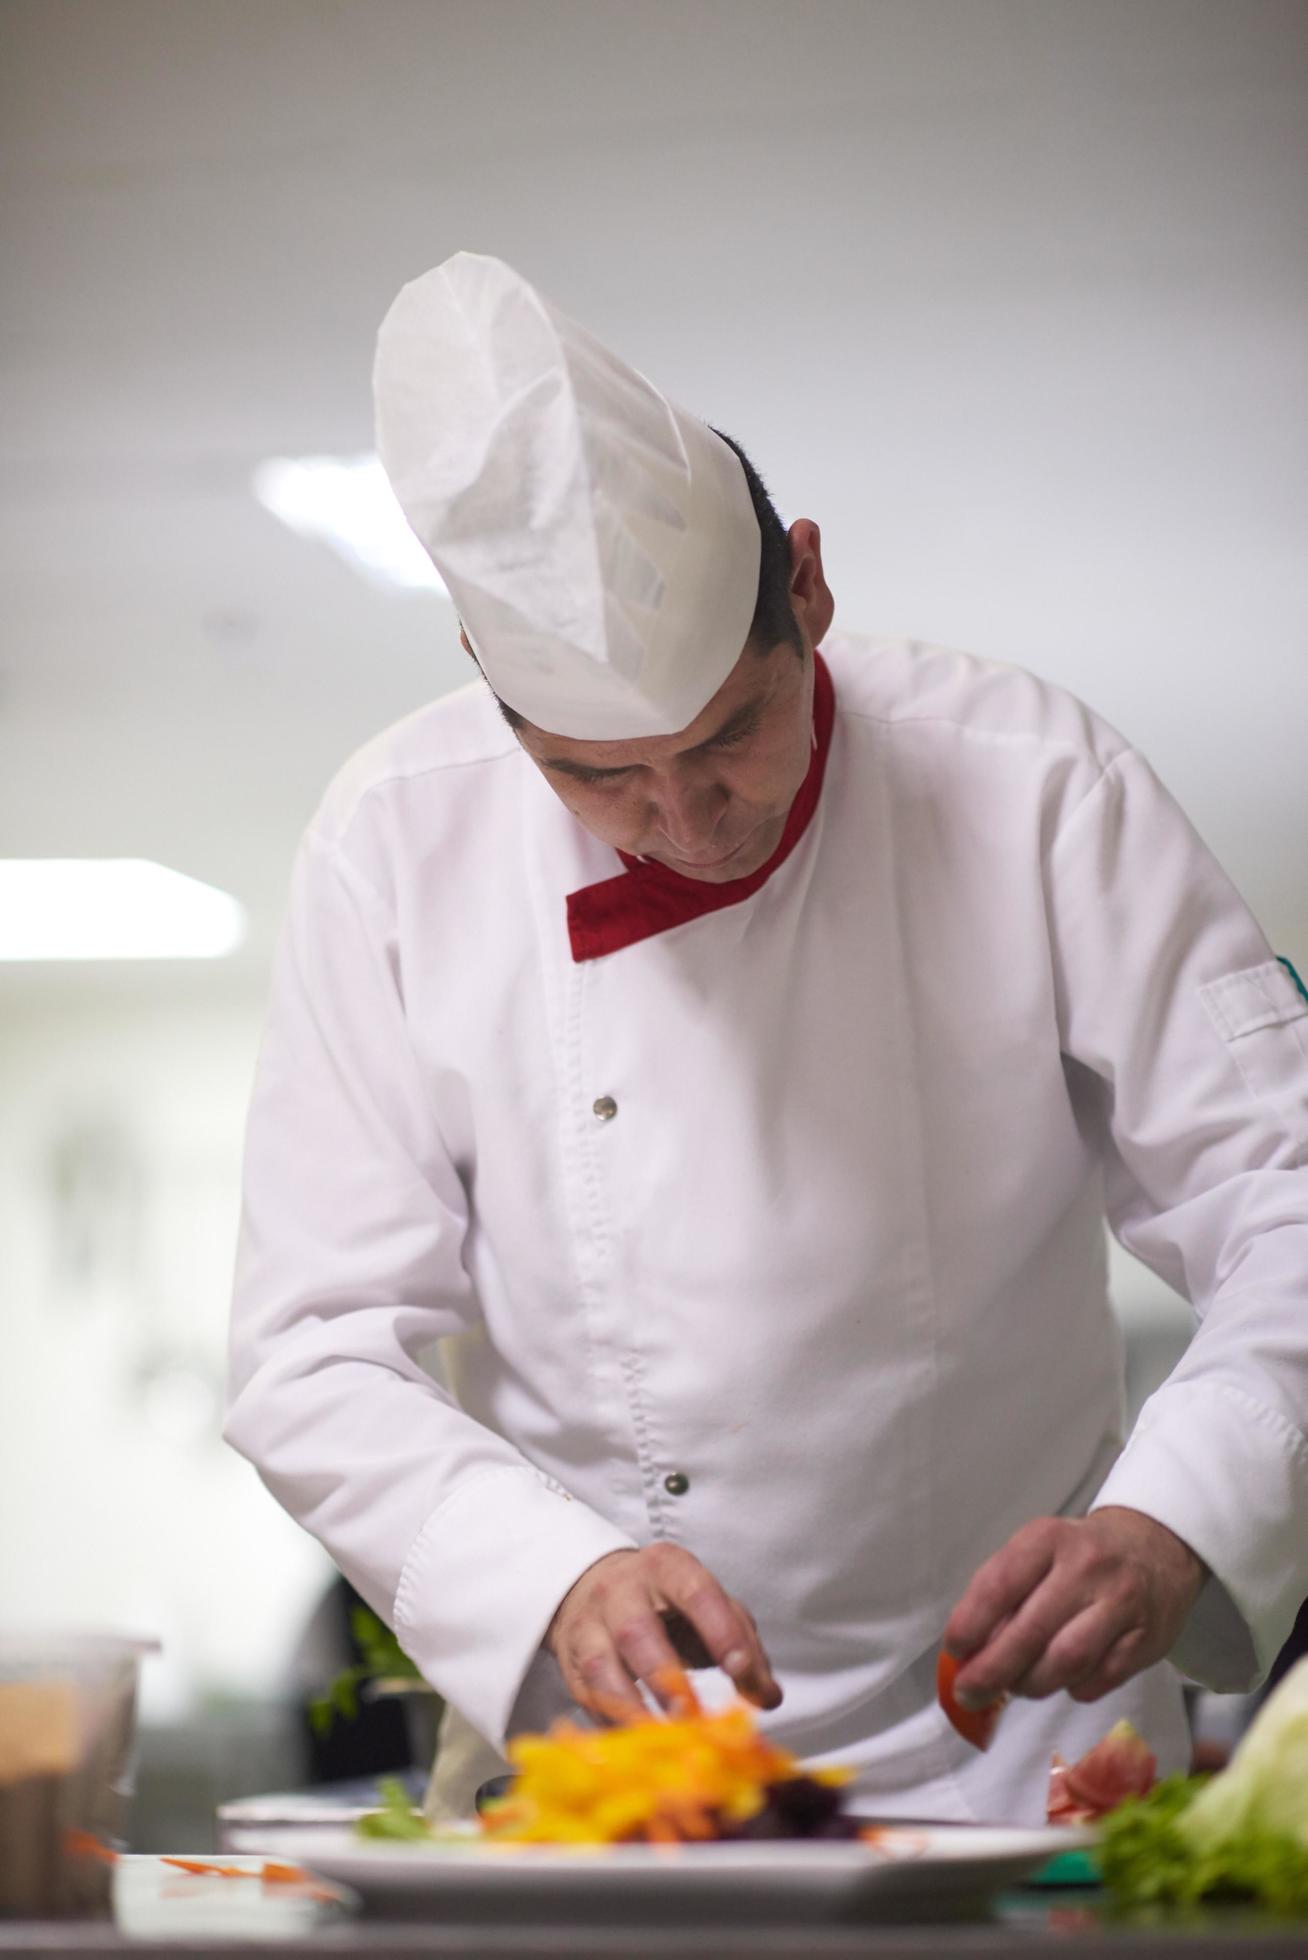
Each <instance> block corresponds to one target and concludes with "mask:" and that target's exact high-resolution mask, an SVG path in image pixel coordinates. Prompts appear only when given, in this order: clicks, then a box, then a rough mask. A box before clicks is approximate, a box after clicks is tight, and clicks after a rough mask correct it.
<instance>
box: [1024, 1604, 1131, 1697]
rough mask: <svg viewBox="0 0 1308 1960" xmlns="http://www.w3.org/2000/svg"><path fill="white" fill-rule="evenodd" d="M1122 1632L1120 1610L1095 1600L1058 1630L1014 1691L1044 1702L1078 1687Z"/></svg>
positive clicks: (1101, 1662)
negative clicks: (1046, 1698)
mask: <svg viewBox="0 0 1308 1960" xmlns="http://www.w3.org/2000/svg"><path fill="white" fill-rule="evenodd" d="M1122 1635H1123V1628H1122V1616H1121V1613H1120V1612H1119V1611H1118V1610H1117V1609H1116V1608H1115V1607H1113V1606H1111V1605H1109V1604H1107V1603H1105V1602H1104V1601H1103V1600H1096V1601H1094V1603H1093V1604H1091V1605H1089V1606H1087V1607H1085V1608H1084V1610H1083V1611H1082V1612H1080V1613H1074V1614H1073V1616H1072V1618H1071V1619H1069V1620H1068V1621H1066V1622H1065V1624H1064V1625H1063V1626H1061V1627H1060V1628H1059V1629H1058V1632H1057V1633H1056V1634H1055V1635H1054V1637H1053V1639H1052V1640H1051V1641H1050V1642H1049V1644H1048V1645H1047V1647H1046V1648H1045V1650H1044V1652H1043V1653H1042V1654H1041V1655H1040V1656H1039V1657H1038V1658H1037V1660H1036V1661H1035V1663H1034V1664H1033V1665H1032V1666H1031V1667H1029V1668H1028V1669H1027V1671H1026V1673H1025V1674H1023V1675H1021V1676H1019V1678H1018V1679H1017V1680H1016V1681H1014V1683H1013V1693H1014V1694H1017V1695H1024V1696H1026V1697H1027V1698H1028V1699H1029V1700H1031V1701H1042V1700H1043V1699H1044V1698H1045V1696H1046V1695H1052V1694H1057V1693H1058V1691H1059V1689H1061V1688H1066V1689H1067V1690H1069V1691H1070V1690H1072V1689H1074V1688H1076V1687H1077V1686H1079V1684H1080V1683H1081V1682H1082V1681H1085V1680H1088V1679H1089V1677H1090V1676H1091V1675H1092V1674H1093V1673H1094V1672H1095V1670H1096V1669H1097V1668H1099V1667H1101V1666H1102V1665H1103V1663H1104V1662H1105V1660H1106V1659H1107V1658H1108V1655H1109V1653H1110V1652H1111V1651H1112V1649H1113V1647H1114V1645H1115V1644H1116V1642H1117V1641H1118V1640H1119V1639H1121V1638H1122Z"/></svg>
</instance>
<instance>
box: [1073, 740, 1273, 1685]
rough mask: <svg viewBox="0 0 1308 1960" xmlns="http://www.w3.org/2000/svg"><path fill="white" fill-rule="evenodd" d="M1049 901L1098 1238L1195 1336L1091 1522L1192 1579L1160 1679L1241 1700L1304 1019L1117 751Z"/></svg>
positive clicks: (1135, 759)
mask: <svg viewBox="0 0 1308 1960" xmlns="http://www.w3.org/2000/svg"><path fill="white" fill-rule="evenodd" d="M1048 902H1049V906H1050V916H1051V928H1052V941H1053V949H1054V964H1055V986H1056V990H1057V994H1058V1000H1059V1015H1060V1031H1061V1036H1062V1043H1063V1049H1064V1053H1065V1055H1066V1056H1067V1057H1068V1058H1070V1063H1071V1073H1072V1075H1073V1078H1074V1080H1077V1079H1079V1080H1080V1082H1081V1085H1082V1087H1083V1089H1084V1090H1085V1093H1086V1096H1087V1100H1088V1102H1089V1103H1090V1105H1092V1106H1093V1108H1094V1110H1095V1112H1096V1121H1097V1122H1098V1123H1099V1124H1101V1125H1102V1132H1101V1134H1102V1141H1103V1146H1104V1152H1105V1177H1106V1186H1105V1189H1106V1202H1107V1210H1108V1216H1109V1222H1110V1224H1111V1225H1112V1228H1113V1230H1114V1232H1115V1233H1116V1235H1117V1237H1118V1238H1119V1239H1120V1241H1121V1242H1122V1244H1123V1245H1124V1246H1126V1248H1127V1249H1128V1251H1130V1252H1132V1253H1134V1254H1135V1255H1136V1256H1137V1257H1138V1258H1139V1259H1141V1260H1143V1261H1144V1262H1145V1264H1146V1265H1148V1266H1150V1267H1152V1268H1153V1270H1154V1271H1155V1272H1156V1273H1158V1274H1159V1275H1160V1276H1161V1277H1162V1278H1163V1279H1164V1280H1166V1281H1167V1283H1168V1284H1169V1285H1170V1286H1172V1287H1174V1288H1175V1289H1176V1290H1177V1291H1178V1292H1179V1293H1182V1294H1184V1295H1185V1297H1186V1298H1187V1299H1189V1301H1190V1302H1191V1304H1192V1306H1193V1307H1194V1310H1195V1314H1196V1319H1197V1331H1196V1333H1195V1336H1194V1338H1193V1340H1192V1342H1191V1344H1190V1346H1189V1348H1188V1349H1187V1351H1186V1353H1185V1354H1184V1356H1183V1357H1182V1359H1181V1361H1180V1364H1179V1365H1178V1366H1177V1367H1176V1368H1175V1369H1174V1370H1173V1372H1172V1374H1171V1375H1170V1376H1169V1377H1168V1379H1167V1380H1166V1381H1165V1382H1164V1383H1163V1385H1162V1387H1161V1388H1159V1389H1158V1391H1157V1392H1156V1393H1155V1394H1154V1395H1152V1396H1151V1397H1150V1399H1149V1400H1148V1401H1147V1402H1146V1404H1145V1405H1144V1408H1143V1409H1142V1410H1141V1412H1140V1417H1139V1420H1138V1422H1137V1424H1136V1426H1135V1429H1134V1432H1133V1433H1132V1435H1131V1436H1130V1438H1129V1439H1128V1441H1127V1444H1126V1447H1125V1449H1124V1451H1123V1453H1122V1455H1121V1457H1120V1458H1119V1460H1118V1462H1117V1464H1116V1465H1115V1467H1114V1468H1113V1470H1112V1471H1111V1472H1110V1474H1109V1477H1108V1480H1107V1482H1106V1483H1105V1485H1104V1486H1103V1488H1102V1490H1101V1491H1100V1492H1099V1494H1098V1496H1097V1497H1096V1499H1095V1504H1094V1507H1093V1508H1097V1507H1099V1506H1102V1505H1106V1504H1122V1505H1129V1506H1131V1507H1132V1508H1134V1509H1135V1510H1138V1511H1143V1512H1145V1513H1147V1514H1148V1515H1149V1516H1151V1517H1154V1518H1156V1519H1158V1520H1159V1521H1160V1522H1161V1523H1163V1524H1165V1525H1167V1526H1169V1527H1170V1529H1171V1530H1173V1531H1174V1532H1176V1533H1177V1535H1178V1536H1179V1537H1180V1538H1182V1539H1184V1540H1185V1541H1186V1543H1187V1544H1189V1545H1190V1546H1191V1548H1192V1549H1193V1550H1194V1551H1195V1552H1197V1553H1198V1554H1199V1556H1200V1557H1201V1558H1202V1559H1203V1560H1204V1561H1205V1562H1206V1564H1207V1565H1208V1566H1209V1567H1210V1569H1211V1573H1212V1577H1211V1578H1210V1579H1209V1580H1208V1581H1207V1583H1206V1584H1205V1587H1204V1589H1203V1592H1202V1593H1201V1595H1200V1597H1199V1600H1198V1602H1197V1604H1196V1606H1195V1609H1194V1611H1193V1613H1192V1614H1191V1616H1190V1619H1189V1621H1188V1622H1187V1625H1186V1627H1185V1629H1184V1631H1183V1634H1182V1637H1181V1640H1180V1642H1179V1644H1178V1646H1177V1647H1176V1649H1175V1650H1174V1652H1173V1655H1172V1659H1173V1660H1174V1661H1175V1663H1176V1664H1177V1665H1178V1666H1179V1667H1180V1668H1181V1669H1182V1670H1183V1671H1184V1672H1186V1673H1188V1674H1190V1675H1192V1676H1193V1677H1194V1678H1195V1679H1196V1680H1199V1681H1201V1682H1203V1683H1204V1684H1205V1685H1207V1686H1209V1687H1212V1688H1216V1689H1220V1690H1226V1691H1231V1690H1237V1689H1244V1688H1248V1687H1250V1686H1252V1685H1253V1684H1254V1682H1255V1681H1256V1680H1257V1679H1258V1678H1260V1677H1261V1676H1262V1674H1264V1673H1265V1672H1266V1670H1267V1668H1268V1667H1269V1666H1270V1664H1271V1662H1272V1660H1273V1659H1274V1657H1275V1655H1276V1653H1277V1650H1278V1648H1279V1647H1280V1646H1281V1644H1282V1642H1283V1641H1284V1639H1285V1637H1286V1635H1287V1634H1288V1633H1289V1631H1290V1627H1291V1624H1292V1622H1293V1620H1294V1617H1295V1612H1296V1609H1297V1608H1298V1606H1299V1604H1300V1602H1301V1600H1302V1599H1303V1598H1304V1596H1305V1594H1308V1530H1305V1522H1304V1521H1305V1519H1306V1518H1308V1436H1306V1434H1305V1432H1306V1431H1308V1002H1305V1001H1304V1000H1303V999H1302V998H1301V997H1300V994H1299V992H1298V989H1297V988H1296V986H1295V983H1294V980H1293V979H1292V977H1291V975H1290V973H1289V972H1288V970H1287V969H1286V968H1285V967H1284V966H1282V965H1281V964H1279V963H1278V961H1277V960H1276V959H1275V958H1274V957H1273V955H1272V952H1271V949H1270V947H1269V946H1268V944H1267V941H1266V940H1265V938H1264V937H1263V935H1262V933H1261V932H1260V930H1259V928H1258V926H1257V924H1256V923H1255V921H1254V919H1253V918H1252V916H1251V914H1250V913H1249V911H1248V909H1247V907H1246V906H1245V905H1244V903H1243V902H1242V900H1241V899H1240V897H1239V895H1238V893H1237V892H1236V891H1235V890H1234V888H1233V887H1232V885H1231V884H1230V882H1229V880H1228V879H1227V878H1226V876H1225V874H1224V873H1223V872H1222V870H1221V868H1220V867H1219V865H1218V864H1217V863H1216V862H1215V860H1214V859H1213V857H1212V856H1211V855H1210V854H1209V852H1208V851H1207V850H1206V849H1205V848H1204V846H1203V844H1202V843H1201V841H1200V840H1199V838H1198V837H1197V836H1196V834H1195V832H1194V830H1193V828H1192V827H1191V825H1190V824H1189V822H1188V821H1187V819H1186V818H1185V816H1184V815H1183V814H1182V812H1181V811H1180V810H1179V809H1178V808H1177V806H1176V804H1175V803H1174V802H1173V801H1172V799H1171V798H1170V797H1169V796H1168V794H1167V792H1166V791H1165V790H1164V789H1163V787H1162V786H1161V784H1160V783H1159V782H1158V781H1157V779H1156V777H1155V776H1154V775H1153V774H1152V772H1151V771H1150V769H1149V768H1148V766H1147V765H1146V764H1145V763H1144V762H1143V761H1142V760H1141V758H1140V757H1139V756H1137V755H1135V754H1133V753H1131V752H1129V751H1128V752H1126V753H1125V754H1122V755H1119V756H1118V757H1117V759H1116V760H1115V761H1114V762H1112V763H1111V764H1110V765H1109V766H1108V768H1107V769H1105V771H1104V772H1103V774H1102V775H1101V776H1100V778H1099V779H1098V781H1097V783H1096V784H1095V786H1094V788H1093V789H1092V790H1091V791H1090V792H1089V793H1088V794H1087V795H1086V796H1085V798H1084V800H1083V801H1082V802H1081V804H1080V805H1079V806H1078V807H1077V809H1076V810H1075V812H1074V813H1073V815H1072V816H1071V818H1070V819H1069V820H1068V822H1067V824H1066V826H1065V828H1064V829H1063V831H1062V832H1061V834H1060V835H1059V837H1058V838H1057V840H1056V842H1055V844H1054V846H1053V848H1052V851H1051V854H1050V865H1049V888H1048Z"/></svg>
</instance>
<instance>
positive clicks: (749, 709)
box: [544, 696, 766, 783]
mask: <svg viewBox="0 0 1308 1960" xmlns="http://www.w3.org/2000/svg"><path fill="white" fill-rule="evenodd" d="M765 705H766V704H765V701H764V699H763V697H762V696H760V697H759V698H758V699H757V700H755V701H746V702H745V703H744V704H743V706H741V707H739V708H737V709H736V711H735V713H734V714H731V715H728V716H727V719H726V720H725V721H724V722H723V724H722V726H721V728H718V729H716V730H715V731H714V733H713V734H712V735H706V736H705V738H704V740H703V741H702V742H696V744H695V746H694V748H693V749H683V751H682V753H683V755H699V754H701V753H702V751H703V750H705V749H715V748H717V747H719V745H720V744H721V743H723V742H734V741H735V740H736V739H737V738H738V737H739V736H741V735H751V734H753V732H754V730H755V729H756V728H757V727H758V724H759V720H760V718H761V716H762V713H763V709H764V706H765ZM544 764H545V767H546V768H547V769H557V770H558V771H559V773H560V774H561V775H564V776H575V777H576V778H577V779H578V781H581V782H587V783H593V782H595V781H596V780H597V779H598V778H599V777H601V776H626V775H629V774H630V773H631V771H632V770H633V769H637V768H639V767H640V765H639V763H635V762H626V763H622V764H620V765H619V766H618V767H617V768H613V769H597V768H594V767H593V766H592V765H591V764H590V763H589V762H573V761H570V760H569V759H568V758H567V757H566V756H561V755H560V756H553V755H547V756H545V757H544Z"/></svg>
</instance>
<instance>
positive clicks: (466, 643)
mask: <svg viewBox="0 0 1308 1960" xmlns="http://www.w3.org/2000/svg"><path fill="white" fill-rule="evenodd" d="M459 639H460V641H461V642H462V645H463V651H464V652H465V653H472V647H471V645H470V644H469V641H468V636H467V634H466V633H465V632H464V630H463V621H462V620H460V621H459ZM472 657H473V659H474V660H476V659H477V656H476V654H475V653H472ZM480 664H481V663H480V662H478V665H480Z"/></svg>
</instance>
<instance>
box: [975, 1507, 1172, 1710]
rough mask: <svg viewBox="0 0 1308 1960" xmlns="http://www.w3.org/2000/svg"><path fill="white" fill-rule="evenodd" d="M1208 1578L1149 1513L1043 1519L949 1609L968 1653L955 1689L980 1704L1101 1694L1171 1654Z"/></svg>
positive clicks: (1110, 1511) (989, 1563)
mask: <svg viewBox="0 0 1308 1960" xmlns="http://www.w3.org/2000/svg"><path fill="white" fill-rule="evenodd" d="M1207 1576H1208V1568H1207V1566H1206V1565H1204V1563H1203V1561H1202V1560H1201V1559H1199V1558H1197V1557H1196V1555H1195V1554H1194V1553H1193V1552H1192V1551H1191V1550H1190V1547H1189V1546H1188V1545H1187V1544H1185V1543H1183V1541H1182V1540H1181V1539H1180V1538H1178V1537H1177V1536H1176V1534H1175V1533H1174V1532H1171V1531H1169V1530H1168V1529H1167V1527H1166V1525H1161V1524H1159V1523H1157V1521H1156V1520H1155V1519H1153V1518H1147V1517H1145V1515H1144V1514H1143V1512H1141V1511H1130V1510H1127V1509H1126V1508H1125V1507H1124V1506H1119V1505H1106V1506H1105V1507H1104V1509H1103V1510H1102V1511H1092V1512H1091V1514H1090V1516H1089V1517H1086V1518H1035V1519H1033V1520H1032V1522H1031V1523H1030V1524H1025V1525H1023V1526H1022V1529H1021V1530H1020V1531H1018V1532H1015V1533H1014V1534H1013V1536H1012V1537H1011V1538H1010V1539H1009V1541H1008V1543H1007V1544H1006V1545H1004V1546H1003V1547H1002V1548H1001V1549H1000V1550H999V1551H997V1552H996V1553H995V1554H994V1556H993V1558H989V1559H987V1560H986V1562H985V1564H984V1565H983V1566H982V1567H981V1568H980V1570H979V1571H978V1572H976V1573H975V1574H974V1576H973V1578H972V1581H971V1583H970V1584H969V1586H968V1588H967V1591H966V1592H965V1593H964V1594H963V1597H962V1598H961V1599H960V1600H959V1602H958V1604H957V1606H955V1608H954V1610H953V1612H952V1613H951V1614H950V1616H949V1621H948V1624H947V1625H946V1627H945V1642H944V1644H945V1646H946V1647H947V1648H948V1649H949V1651H950V1652H951V1653H952V1654H955V1655H956V1656H957V1657H958V1659H959V1660H960V1661H964V1662H966V1665H965V1666H963V1667H960V1668H959V1670H958V1674H957V1677H956V1679H955V1682H954V1693H955V1695H956V1697H957V1699H958V1701H959V1702H960V1704H961V1705H962V1706H964V1707H969V1708H981V1707H984V1706H985V1705H986V1704H987V1703H988V1702H992V1701H995V1700H997V1698H998V1697H999V1695H1001V1694H1003V1693H1008V1694H1015V1695H1027V1696H1030V1697H1031V1698H1032V1699H1033V1700H1037V1701H1038V1700H1040V1699H1042V1698H1043V1697H1044V1696H1045V1695H1052V1694H1054V1693H1055V1692H1056V1691H1057V1690H1058V1689H1059V1688H1066V1689H1067V1691H1068V1693H1069V1694H1070V1695H1071V1697H1072V1699H1073V1701H1097V1700H1098V1698H1099V1696H1100V1695H1106V1694H1107V1693H1108V1692H1109V1690H1110V1689H1111V1688H1117V1687H1120V1686H1121V1684H1122V1682H1123V1681H1127V1680H1129V1679H1130V1677H1131V1676H1132V1675H1133V1674H1138V1673H1139V1672H1140V1670H1141V1669H1142V1668H1145V1667H1150V1666H1152V1665H1153V1663H1154V1662H1155V1661H1159V1660H1161V1659H1162V1658H1163V1656H1164V1655H1165V1654H1167V1653H1169V1652H1170V1651H1171V1649H1172V1647H1173V1646H1174V1645H1175V1644H1176V1641H1177V1638H1178V1637H1179V1635H1180V1632H1181V1628H1182V1626H1183V1625H1184V1623H1185V1619H1186V1615H1187V1614H1188V1613H1189V1611H1190V1608H1191V1607H1192V1606H1193V1604H1194V1602H1195V1599H1196V1597H1197V1596H1198V1593H1199V1589H1200V1587H1201V1586H1202V1585H1203V1582H1204V1580H1205V1579H1206V1578H1207Z"/></svg>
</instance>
